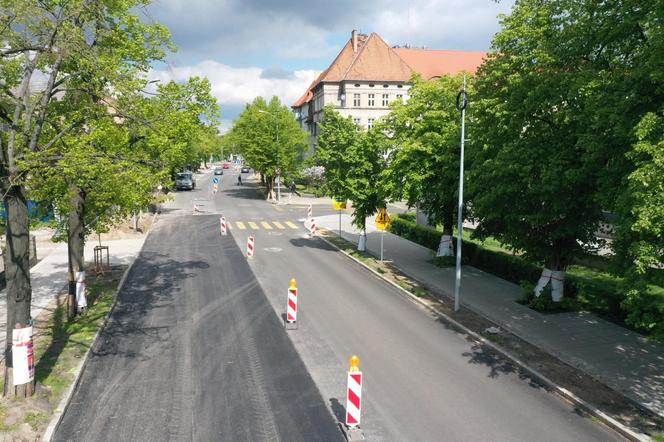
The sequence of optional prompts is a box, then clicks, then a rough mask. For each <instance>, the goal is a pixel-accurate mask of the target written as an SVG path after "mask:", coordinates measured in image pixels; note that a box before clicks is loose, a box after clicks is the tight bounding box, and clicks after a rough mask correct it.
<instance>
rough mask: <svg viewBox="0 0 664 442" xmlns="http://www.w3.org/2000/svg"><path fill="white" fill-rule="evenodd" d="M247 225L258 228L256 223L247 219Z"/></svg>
mask: <svg viewBox="0 0 664 442" xmlns="http://www.w3.org/2000/svg"><path fill="white" fill-rule="evenodd" d="M249 227H251V228H252V229H254V230H258V224H256V223H255V222H253V221H249Z"/></svg>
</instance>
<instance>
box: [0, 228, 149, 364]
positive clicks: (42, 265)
mask: <svg viewBox="0 0 664 442" xmlns="http://www.w3.org/2000/svg"><path fill="white" fill-rule="evenodd" d="M145 237H146V235H141V236H140V237H137V238H135V239H121V240H115V241H104V242H103V245H105V246H108V247H109V258H110V263H111V265H116V264H126V265H128V264H130V263H131V262H132V261H133V260H134V259H135V258H136V257H137V256H138V253H139V252H140V251H141V248H142V247H143V242H145ZM95 245H97V242H96V241H92V240H91V241H88V244H87V245H86V247H85V257H86V259H87V260H88V261H89V260H91V258H92V257H93V248H94V246H95ZM37 256H38V257H40V258H41V257H43V256H44V254H40V250H39V249H38V250H37ZM67 271H68V261H67V244H64V243H59V244H57V245H55V247H51V249H49V251H48V254H47V255H46V256H45V257H44V258H43V259H42V260H41V261H40V262H39V263H38V264H37V265H35V266H34V267H32V268H31V269H30V280H31V282H32V305H31V313H32V317H33V318H36V317H37V316H38V315H39V314H40V313H41V312H42V311H43V310H44V309H46V308H48V306H49V305H50V304H51V302H52V301H53V300H54V299H56V297H57V295H58V293H60V291H61V290H62V289H63V288H65V286H66V285H67ZM6 332H7V290H6V289H5V290H2V291H0V348H3V349H4V348H5V338H6V336H5V335H6ZM4 356H5V355H4V351H0V360H2V359H4Z"/></svg>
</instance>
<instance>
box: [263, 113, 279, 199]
mask: <svg viewBox="0 0 664 442" xmlns="http://www.w3.org/2000/svg"><path fill="white" fill-rule="evenodd" d="M258 112H260V113H261V114H267V115H270V116H272V118H274V122H275V123H276V124H275V126H276V133H275V139H276V143H277V166H279V118H277V116H276V115H275V114H273V113H272V112H268V111H266V110H263V109H259V110H258ZM277 201H278V202H281V168H280V167H277Z"/></svg>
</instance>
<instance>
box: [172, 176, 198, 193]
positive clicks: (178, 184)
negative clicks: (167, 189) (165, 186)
mask: <svg viewBox="0 0 664 442" xmlns="http://www.w3.org/2000/svg"><path fill="white" fill-rule="evenodd" d="M175 188H176V189H177V190H194V189H195V188H196V179H195V178H194V174H193V173H191V172H180V173H178V174H177V176H176V177H175Z"/></svg>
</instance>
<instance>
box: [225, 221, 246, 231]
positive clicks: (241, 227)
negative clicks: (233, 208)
mask: <svg viewBox="0 0 664 442" xmlns="http://www.w3.org/2000/svg"><path fill="white" fill-rule="evenodd" d="M229 224H230V223H229ZM235 224H236V225H237V228H238V229H240V230H244V229H246V228H247V226H245V225H244V223H243V222H242V221H235Z"/></svg>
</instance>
